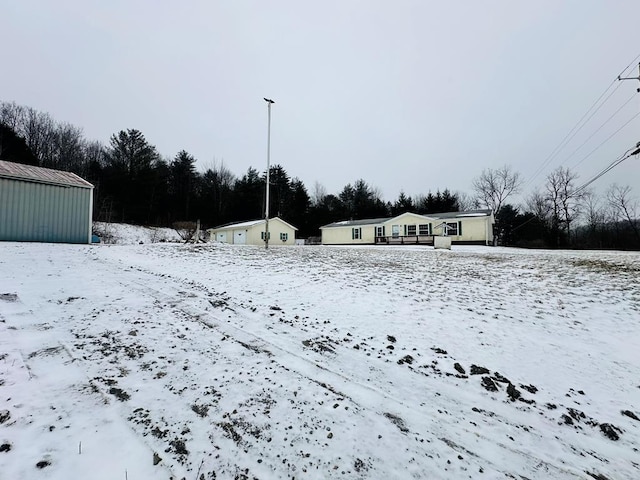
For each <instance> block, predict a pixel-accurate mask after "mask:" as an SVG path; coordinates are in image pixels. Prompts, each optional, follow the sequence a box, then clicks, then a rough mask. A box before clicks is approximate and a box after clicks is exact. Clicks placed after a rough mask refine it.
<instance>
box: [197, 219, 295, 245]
mask: <svg viewBox="0 0 640 480" xmlns="http://www.w3.org/2000/svg"><path fill="white" fill-rule="evenodd" d="M265 224H266V221H265V220H264V219H263V220H251V221H248V222H240V223H230V224H228V225H221V226H219V227H215V228H210V229H209V230H207V233H208V234H209V241H211V242H220V243H232V244H234V245H264V236H265V227H266V225H265ZM296 230H298V229H297V228H296V227H294V226H293V225H291V224H289V223H287V222H285V221H284V220H282V219H280V218H278V217H274V218H270V219H269V245H295V242H296Z"/></svg>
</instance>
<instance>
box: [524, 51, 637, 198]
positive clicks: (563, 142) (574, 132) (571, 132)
mask: <svg viewBox="0 0 640 480" xmlns="http://www.w3.org/2000/svg"><path fill="white" fill-rule="evenodd" d="M638 59H640V54H638V55H637V56H636V57H635V58H634V59H633V60H632V61H631V62H630V63H629V64H628V65H627V66H626V67H625V68H624V69H623V70H622V71H621V72H620V74H619V75H618V76H616V77H615V78H614V79H613V80H612V81H611V83H610V84H609V85H608V86H607V88H605V90H604V91H603V92H602V93H601V94H600V96H599V97H598V98H597V99H596V101H595V102H593V104H592V105H591V106H590V107H589V108H588V109H587V111H586V112H585V113H584V114H583V115H582V117H580V120H578V122H577V123H576V124H575V125H574V126H573V128H571V130H569V133H567V134H566V135H565V137H564V138H563V139H562V140H561V141H560V143H559V144H558V145H556V147H555V148H554V149H553V150H552V151H551V153H550V154H549V155H548V156H547V158H545V160H544V161H543V162H542V164H541V165H540V167H538V169H537V170H536V171H535V172H534V173H533V175H532V176H531V177H530V178H529V180H528V181H527V182H526V183H525V185H523V188H526V187H527V186H528V185H530V184H531V183H532V182H533V180H535V179H536V178H537V177H538V175H540V173H541V172H542V171H543V170H544V169H545V168H546V167H547V166H548V165H549V163H551V161H552V160H553V159H554V158H555V157H556V156H557V155H558V154H559V153H560V152H561V151H562V149H563V148H564V147H565V146H566V145H567V144H568V143H569V142H570V141H571V140H572V139H573V138H574V137H575V136H576V135H577V134H578V133H579V132H580V130H582V128H584V126H585V125H586V124H587V123H588V122H589V120H591V118H593V116H594V115H595V114H596V113H597V112H598V111H599V110H600V108H602V106H603V105H604V104H605V103H606V102H607V101H608V100H609V98H611V96H612V95H613V94H614V93H615V92H616V91H617V90H618V88H620V85H621V84H620V83H618V86H617V87H616V88H614V89H613V91H612V92H611V93H610V94H609V95H608V96H607V97H606V98H605V99H604V100H603V101H602V103H600V100H602V99H603V97H605V95H607V92H608V91H609V89H611V87H612V86H613V85H614V84H615V83H616V82H618V81H619V80H618V79H619V78H620V77H622V75H624V74H625V72H626V71H627V70H628V69H629V67H631V65H633V64H634V63H635V62H636V61H637V60H638ZM599 103H600V104H599ZM598 104H599V105H598ZM596 105H598V106H597V108H596ZM594 108H596V109H595V111H593V113H591V112H592V110H593V109H594ZM587 117H588V118H587ZM585 119H586V120H585Z"/></svg>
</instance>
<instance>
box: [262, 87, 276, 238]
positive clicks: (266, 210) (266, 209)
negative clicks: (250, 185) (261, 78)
mask: <svg viewBox="0 0 640 480" xmlns="http://www.w3.org/2000/svg"><path fill="white" fill-rule="evenodd" d="M264 101H265V102H267V185H266V187H267V188H266V194H265V197H266V198H265V202H264V205H265V206H264V218H265V227H264V248H265V249H268V248H269V170H270V168H271V167H270V163H271V105H273V104H274V103H276V102H274V101H273V100H271V99H270V98H265V99H264Z"/></svg>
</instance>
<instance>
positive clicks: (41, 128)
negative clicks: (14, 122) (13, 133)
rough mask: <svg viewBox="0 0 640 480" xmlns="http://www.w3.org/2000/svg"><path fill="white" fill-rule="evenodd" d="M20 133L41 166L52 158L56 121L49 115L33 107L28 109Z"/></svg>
mask: <svg viewBox="0 0 640 480" xmlns="http://www.w3.org/2000/svg"><path fill="white" fill-rule="evenodd" d="M18 133H19V134H20V135H21V136H22V137H23V138H24V140H25V142H27V146H28V147H29V148H30V149H31V151H32V152H33V154H34V155H35V156H36V158H37V159H38V161H39V162H40V163H41V164H42V163H43V161H44V160H45V159H48V158H50V157H51V151H52V150H53V137H54V121H53V118H51V116H50V115H49V114H48V113H42V112H38V111H37V110H36V109H34V108H31V107H29V108H26V109H25V112H24V116H23V121H22V126H21V128H20V129H18Z"/></svg>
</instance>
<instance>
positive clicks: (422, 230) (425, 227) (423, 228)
mask: <svg viewBox="0 0 640 480" xmlns="http://www.w3.org/2000/svg"><path fill="white" fill-rule="evenodd" d="M418 232H419V234H420V235H431V234H430V233H429V224H428V223H423V224H422V225H418Z"/></svg>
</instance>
